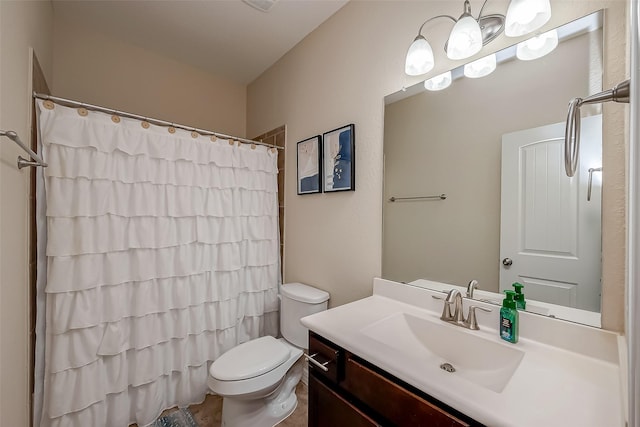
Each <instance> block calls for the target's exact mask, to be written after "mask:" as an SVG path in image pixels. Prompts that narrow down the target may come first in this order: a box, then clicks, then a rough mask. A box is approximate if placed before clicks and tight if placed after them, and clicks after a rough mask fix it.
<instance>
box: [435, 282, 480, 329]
mask: <svg viewBox="0 0 640 427" xmlns="http://www.w3.org/2000/svg"><path fill="white" fill-rule="evenodd" d="M471 282H475V280H472V281H471ZM471 282H470V283H469V285H471ZM476 283H477V282H476ZM472 293H473V291H472ZM433 298H436V299H443V300H444V307H443V308H442V315H441V316H440V320H442V321H444V322H447V323H451V324H453V325H457V326H462V327H463V328H467V329H472V330H476V331H477V330H478V329H480V327H479V326H478V320H477V319H476V310H482V311H485V312H487V313H489V312H491V309H489V308H484V307H480V306H476V305H472V306H470V307H469V315H468V316H467V318H465V316H464V309H463V306H462V293H460V291H459V290H457V289H451V290H450V291H449V292H448V293H447V296H446V297H445V298H442V297H440V296H435V295H433ZM452 306H453V312H452V311H451V307H452Z"/></svg>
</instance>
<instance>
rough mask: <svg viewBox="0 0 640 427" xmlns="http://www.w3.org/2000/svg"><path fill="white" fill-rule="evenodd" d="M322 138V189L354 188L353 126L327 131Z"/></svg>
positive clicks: (329, 190)
mask: <svg viewBox="0 0 640 427" xmlns="http://www.w3.org/2000/svg"><path fill="white" fill-rule="evenodd" d="M322 140H323V147H322V149H323V153H324V164H323V171H324V172H323V176H324V191H325V192H331V191H350V190H351V191H352V190H355V182H354V181H355V179H354V177H355V174H354V172H355V163H354V162H355V156H354V146H355V144H354V126H353V125H347V126H344V127H341V128H338V129H335V130H332V131H331V132H327V133H325V134H324V135H323V138H322Z"/></svg>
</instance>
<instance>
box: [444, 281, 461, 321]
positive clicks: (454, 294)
mask: <svg viewBox="0 0 640 427" xmlns="http://www.w3.org/2000/svg"><path fill="white" fill-rule="evenodd" d="M451 306H453V313H452V312H451ZM440 320H444V321H445V322H452V323H458V322H463V321H464V313H463V312H462V294H461V293H460V291H459V290H457V289H451V290H450V291H449V293H448V294H447V297H446V298H445V299H444V308H443V309H442V316H440Z"/></svg>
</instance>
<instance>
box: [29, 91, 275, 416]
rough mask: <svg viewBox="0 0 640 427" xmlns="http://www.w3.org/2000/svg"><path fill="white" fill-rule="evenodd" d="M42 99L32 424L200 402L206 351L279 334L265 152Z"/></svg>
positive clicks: (271, 182) (154, 412)
mask: <svg viewBox="0 0 640 427" xmlns="http://www.w3.org/2000/svg"><path fill="white" fill-rule="evenodd" d="M52 106H53V108H51V107H52ZM38 111H39V131H40V136H41V140H42V142H43V154H44V158H45V160H46V161H47V162H48V163H49V167H48V168H46V169H44V181H45V190H46V226H47V233H46V238H47V242H46V261H47V268H46V285H44V286H45V288H44V295H45V300H46V332H45V337H46V343H45V346H44V347H45V356H44V360H45V363H44V400H43V406H42V418H41V420H42V422H41V425H42V426H43V427H47V426H59V427H74V426H77V427H88V426H91V427H98V426H114V427H123V426H126V425H128V424H130V423H133V422H136V423H138V424H139V425H141V426H142V425H146V424H149V423H151V422H153V421H154V419H155V418H156V417H157V416H158V415H159V414H160V412H161V411H162V410H163V409H165V408H169V407H172V406H175V405H178V406H186V405H189V404H193V403H198V402H201V401H202V400H203V399H204V397H205V394H206V392H207V385H206V383H207V374H208V367H209V365H210V362H211V361H213V360H215V359H216V358H217V357H218V356H220V355H221V354H222V353H223V352H225V351H226V350H228V349H230V348H231V347H233V346H235V345H237V344H239V343H241V342H244V341H246V340H249V339H252V338H255V337H258V336H262V335H266V334H270V335H275V334H276V333H277V328H278V313H277V310H278V299H277V290H278V284H279V242H278V206H277V153H275V152H272V150H270V149H268V148H266V147H261V146H258V147H255V146H254V147H253V148H252V147H251V146H249V145H240V146H239V145H238V144H237V143H236V144H234V145H231V144H230V143H229V141H227V140H217V141H215V142H213V141H211V140H210V138H209V137H208V136H202V135H198V134H196V133H190V132H187V131H183V130H175V132H173V131H174V129H173V128H165V127H158V126H154V125H149V124H148V123H146V122H141V121H138V120H133V119H127V118H121V117H115V116H110V115H108V114H103V113H98V112H92V111H90V112H88V114H85V110H77V109H75V108H68V107H64V106H61V105H57V104H56V105H53V104H50V103H47V104H46V105H45V103H44V102H43V101H38ZM172 132H173V133H172ZM273 151H275V150H273ZM39 237H40V236H39ZM40 246H41V247H42V245H40ZM40 343H41V342H40Z"/></svg>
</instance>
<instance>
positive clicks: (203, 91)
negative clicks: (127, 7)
mask: <svg viewBox="0 0 640 427" xmlns="http://www.w3.org/2000/svg"><path fill="white" fill-rule="evenodd" d="M53 40H54V46H53V47H54V50H53V53H54V67H53V84H52V85H51V86H52V91H53V94H54V95H56V96H59V97H62V98H68V99H73V100H77V101H82V102H87V103H90V104H95V105H100V106H104V107H109V108H114V109H119V110H122V111H127V112H130V113H134V114H139V115H143V116H149V117H152V118H156V119H162V120H166V121H170V122H175V123H179V124H183V125H188V126H194V127H198V128H201V129H205V130H213V131H218V132H222V133H226V134H230V135H234V136H240V137H244V136H245V131H246V128H245V122H246V86H244V85H240V84H237V83H233V82H231V81H228V80H226V79H222V78H220V77H217V76H215V75H213V74H211V73H208V72H206V71H204V70H201V69H199V68H195V67H192V66H189V65H185V64H183V63H180V62H177V61H175V60H173V59H171V58H168V57H165V56H161V55H158V54H156V53H153V52H151V51H148V50H144V49H142V48H139V47H137V46H134V45H131V44H128V43H126V42H122V41H119V40H116V39H113V38H110V37H107V36H105V35H103V34H101V33H98V32H96V31H94V30H92V29H91V28H87V27H83V26H81V25H79V24H77V23H73V22H69V21H65V20H62V19H61V18H59V17H58V16H55V21H54V38H53ZM206 54H207V53H206V52H203V55H206ZM274 127H275V126H274Z"/></svg>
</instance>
